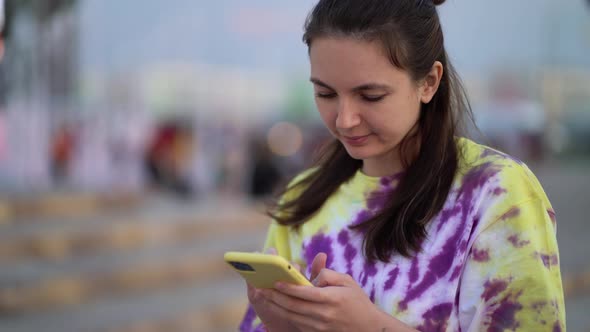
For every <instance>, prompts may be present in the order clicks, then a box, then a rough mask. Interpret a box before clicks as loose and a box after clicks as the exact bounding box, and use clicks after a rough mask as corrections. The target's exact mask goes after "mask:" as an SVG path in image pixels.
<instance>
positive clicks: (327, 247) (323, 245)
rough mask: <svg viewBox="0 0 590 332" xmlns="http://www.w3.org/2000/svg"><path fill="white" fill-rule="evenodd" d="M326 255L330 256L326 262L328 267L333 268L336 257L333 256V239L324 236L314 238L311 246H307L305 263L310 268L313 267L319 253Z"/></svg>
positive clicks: (310, 243)
mask: <svg viewBox="0 0 590 332" xmlns="http://www.w3.org/2000/svg"><path fill="white" fill-rule="evenodd" d="M321 252H323V253H325V254H326V255H327V256H328V259H327V260H326V267H327V268H331V267H332V261H333V259H334V255H333V254H332V239H331V238H330V237H328V236H325V235H324V234H318V235H316V236H314V237H313V238H312V239H311V241H310V242H309V244H307V245H306V246H305V254H304V255H305V256H304V257H305V261H306V263H307V265H308V266H311V263H312V262H313V259H314V258H315V256H316V255H317V254H319V253H321Z"/></svg>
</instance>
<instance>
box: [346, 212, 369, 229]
mask: <svg viewBox="0 0 590 332" xmlns="http://www.w3.org/2000/svg"><path fill="white" fill-rule="evenodd" d="M371 217H372V213H371V212H369V211H368V210H362V211H360V212H359V213H357V215H356V217H355V218H354V220H353V221H352V223H351V226H356V225H360V224H362V223H364V222H365V221H367V220H369V218H371Z"/></svg>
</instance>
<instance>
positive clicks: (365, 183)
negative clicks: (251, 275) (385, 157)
mask: <svg viewBox="0 0 590 332" xmlns="http://www.w3.org/2000/svg"><path fill="white" fill-rule="evenodd" d="M457 144H458V146H459V148H460V149H461V151H462V157H461V160H460V162H459V169H458V172H457V176H456V177H455V180H454V183H453V186H452V188H451V191H450V193H449V195H448V197H447V200H446V202H445V204H444V207H443V209H442V210H441V211H440V213H439V214H438V215H437V216H436V217H435V218H434V219H433V220H432V221H431V222H430V223H429V224H428V225H427V238H426V239H425V240H424V241H423V242H422V251H421V252H420V253H418V254H417V255H415V256H414V257H412V258H405V257H402V256H400V255H394V256H392V257H391V258H390V260H389V261H388V262H387V263H384V262H381V261H378V262H376V263H374V264H373V263H370V262H369V261H368V260H366V259H365V257H364V255H363V250H362V241H363V237H362V233H361V232H359V231H356V230H351V229H349V227H348V226H350V225H352V224H356V223H359V222H362V221H364V220H366V219H367V218H368V217H369V216H370V215H372V214H373V213H375V212H377V211H379V210H380V209H381V208H382V206H383V202H384V200H383V199H382V198H383V197H384V196H387V194H388V193H391V191H392V190H395V187H396V185H397V183H398V182H399V179H400V177H401V176H403V173H402V174H398V175H395V176H391V177H382V178H377V177H369V176H367V175H364V174H363V173H362V172H361V171H358V172H357V173H356V174H355V175H354V176H353V178H351V179H350V180H349V181H348V182H346V183H344V184H343V185H342V186H341V187H340V188H339V190H338V191H337V192H336V193H335V194H334V195H333V196H332V197H330V198H329V199H328V200H327V201H326V203H325V204H324V206H323V207H322V208H321V210H320V211H319V212H318V213H317V214H316V215H315V216H314V217H313V218H312V219H311V220H309V221H307V222H306V223H305V224H304V225H303V226H302V227H301V229H300V231H299V232H296V231H294V230H292V229H291V228H289V227H285V226H281V225H278V224H277V223H275V222H273V223H272V224H271V226H270V229H269V232H268V237H267V241H266V244H265V246H266V247H274V248H276V249H277V250H278V253H279V255H281V256H284V257H285V258H287V259H289V260H291V261H294V262H297V263H298V264H300V265H301V266H303V267H304V268H305V271H306V273H307V276H309V275H310V268H311V262H312V260H313V258H314V257H315V255H316V254H318V253H320V252H325V253H327V255H328V261H327V268H329V269H332V270H335V271H337V272H341V273H347V274H349V275H351V276H352V277H353V278H354V280H356V282H357V283H358V284H359V285H360V286H361V287H362V288H363V290H364V291H365V292H366V294H367V295H368V296H369V297H370V299H371V301H372V302H373V303H374V304H375V305H377V306H378V307H379V308H381V309H382V310H383V311H385V312H388V313H390V314H391V315H392V316H394V317H396V318H397V319H399V320H401V321H402V322H404V323H405V324H407V325H409V326H411V327H413V328H415V329H417V330H419V331H505V330H509V331H565V310H564V309H565V308H564V300H563V290H562V284H561V275H560V270H559V254H558V249H557V242H556V237H555V229H556V224H555V214H554V212H553V209H552V207H551V204H550V203H549V201H548V199H547V196H546V195H545V193H544V191H543V189H542V187H541V185H540V184H539V182H538V180H537V179H536V177H535V176H534V175H533V173H532V172H531V171H530V170H529V169H528V167H527V166H526V165H524V164H523V163H522V162H520V161H518V160H515V159H513V158H511V157H509V156H507V155H505V154H502V153H500V152H497V151H495V150H493V149H490V148H487V147H485V146H482V145H479V144H476V143H474V142H472V141H470V140H467V139H459V140H458V143H457ZM240 330H241V331H264V327H263V326H262V324H261V323H260V320H259V319H258V318H257V317H256V315H255V313H254V311H253V310H252V308H251V307H250V308H248V311H247V313H246V316H245V317H244V320H243V321H242V324H241V326H240Z"/></svg>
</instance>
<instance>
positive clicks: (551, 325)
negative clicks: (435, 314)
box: [459, 198, 565, 331]
mask: <svg viewBox="0 0 590 332" xmlns="http://www.w3.org/2000/svg"><path fill="white" fill-rule="evenodd" d="M553 216H554V215H553V210H552V209H551V206H550V205H549V203H548V201H547V200H544V199H540V198H532V199H529V200H527V201H525V202H521V203H520V204H517V205H514V206H512V207H510V208H509V209H508V210H505V211H503V213H501V214H500V217H499V218H498V219H497V220H495V221H494V222H492V223H490V224H489V225H488V226H487V227H486V228H485V229H484V230H483V231H481V232H480V233H479V234H478V235H477V237H476V239H475V241H474V243H473V245H472V248H471V251H470V254H469V256H468V258H467V262H466V264H465V270H464V271H463V275H462V278H461V287H460V295H459V310H460V312H459V314H460V316H461V319H460V321H461V322H462V324H463V326H462V330H463V331H484V330H485V331H492V330H493V331H505V330H509V331H565V307H564V298H563V287H562V282H561V274H560V269H559V252H558V247H557V240H556V236H555V226H554V220H553Z"/></svg>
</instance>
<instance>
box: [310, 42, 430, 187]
mask: <svg viewBox="0 0 590 332" xmlns="http://www.w3.org/2000/svg"><path fill="white" fill-rule="evenodd" d="M310 62H311V81H312V83H313V84H314V90H315V101H316V105H317V108H318V110H319V112H320V115H321V117H322V119H323V121H324V123H325V124H326V126H327V127H328V129H329V130H330V132H331V133H332V135H334V137H336V138H337V139H338V140H340V142H342V144H343V145H344V147H345V148H346V151H348V154H349V155H350V156H351V157H352V158H355V159H362V160H363V171H364V173H365V174H367V175H371V176H384V175H391V174H393V173H396V172H398V171H400V170H402V166H401V162H400V160H399V155H398V152H397V151H398V147H399V143H400V142H401V140H402V139H403V138H404V136H406V134H407V133H408V132H409V131H410V130H411V129H412V127H413V126H414V124H415V123H416V122H417V120H418V116H419V113H420V104H421V102H429V101H430V98H428V96H427V94H425V93H424V89H423V88H422V87H420V86H419V85H418V84H417V83H416V82H414V81H413V80H412V79H411V77H410V76H409V74H408V73H407V72H405V71H402V70H400V69H399V68H397V67H395V66H394V65H392V64H391V62H390V61H389V59H388V57H387V56H386V55H385V53H384V51H383V49H382V47H381V45H380V44H379V43H378V42H366V41H359V40H355V39H351V38H318V39H315V40H314V41H313V43H312V45H311V49H310ZM430 97H432V96H430Z"/></svg>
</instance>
